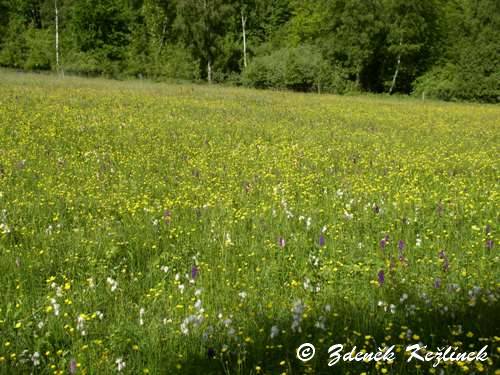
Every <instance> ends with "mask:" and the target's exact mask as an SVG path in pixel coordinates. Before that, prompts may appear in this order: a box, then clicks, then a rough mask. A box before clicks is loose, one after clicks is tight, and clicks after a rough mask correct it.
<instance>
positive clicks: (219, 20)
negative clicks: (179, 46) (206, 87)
mask: <svg viewBox="0 0 500 375" xmlns="http://www.w3.org/2000/svg"><path fill="white" fill-rule="evenodd" d="M176 10H177V18H176V21H175V28H176V30H177V31H178V32H180V33H181V35H182V37H183V41H184V43H186V44H187V45H188V46H189V47H190V48H191V49H192V50H193V54H194V55H195V56H196V57H197V58H199V59H200V61H202V62H203V63H204V64H206V67H207V70H206V72H207V75H206V77H207V81H208V82H209V83H211V82H212V68H213V64H214V59H215V58H216V57H217V54H218V52H219V51H218V47H219V46H218V42H219V41H220V39H222V37H223V35H224V30H225V28H224V26H226V20H227V19H230V18H231V17H230V16H231V14H234V11H235V7H234V4H232V3H230V2H227V1H223V0H201V1H200V0H177V9H176Z"/></svg>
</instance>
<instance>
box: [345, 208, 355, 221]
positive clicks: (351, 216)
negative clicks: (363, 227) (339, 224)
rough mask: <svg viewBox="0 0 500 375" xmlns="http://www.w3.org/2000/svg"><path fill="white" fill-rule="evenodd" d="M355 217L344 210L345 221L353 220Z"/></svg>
mask: <svg viewBox="0 0 500 375" xmlns="http://www.w3.org/2000/svg"><path fill="white" fill-rule="evenodd" d="M353 217H354V215H353V214H351V213H350V212H347V211H346V210H344V218H345V219H347V220H352V218H353Z"/></svg>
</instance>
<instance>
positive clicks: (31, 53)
mask: <svg viewBox="0 0 500 375" xmlns="http://www.w3.org/2000/svg"><path fill="white" fill-rule="evenodd" d="M53 42H54V37H53V35H52V34H51V32H50V30H49V29H34V28H32V27H30V28H29V29H28V30H27V31H26V44H27V47H28V58H27V59H26V61H25V63H24V68H25V69H28V70H50V68H51V66H52V61H54V60H55V53H56V51H55V46H54V44H53ZM54 65H55V64H54Z"/></svg>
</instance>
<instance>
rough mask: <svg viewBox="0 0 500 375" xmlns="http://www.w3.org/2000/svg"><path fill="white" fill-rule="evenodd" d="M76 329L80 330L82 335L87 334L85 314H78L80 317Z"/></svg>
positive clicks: (77, 319)
mask: <svg viewBox="0 0 500 375" xmlns="http://www.w3.org/2000/svg"><path fill="white" fill-rule="evenodd" d="M76 330H77V331H78V332H80V333H81V335H82V336H85V335H86V334H87V332H85V318H84V317H83V315H78V318H76Z"/></svg>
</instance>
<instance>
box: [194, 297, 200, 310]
mask: <svg viewBox="0 0 500 375" xmlns="http://www.w3.org/2000/svg"><path fill="white" fill-rule="evenodd" d="M194 308H195V309H196V310H200V309H201V300H200V299H199V300H197V301H196V303H195V304H194Z"/></svg>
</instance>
